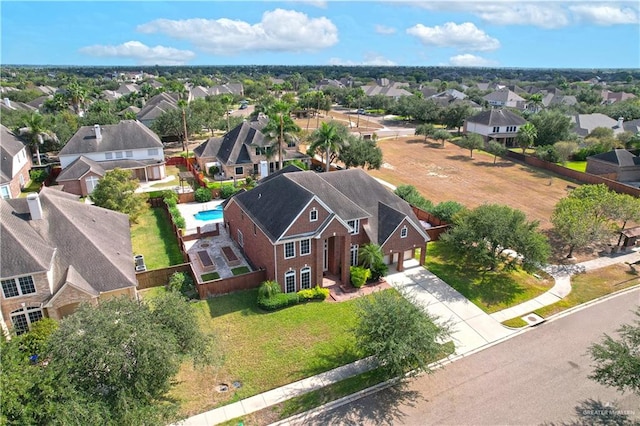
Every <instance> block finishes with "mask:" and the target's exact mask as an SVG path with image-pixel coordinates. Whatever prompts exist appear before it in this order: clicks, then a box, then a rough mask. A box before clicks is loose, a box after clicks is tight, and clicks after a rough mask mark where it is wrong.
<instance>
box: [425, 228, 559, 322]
mask: <svg viewBox="0 0 640 426" xmlns="http://www.w3.org/2000/svg"><path fill="white" fill-rule="evenodd" d="M426 267H427V269H428V270H430V271H431V272H433V273H434V274H436V275H437V276H438V277H439V278H440V279H442V280H443V281H444V282H446V283H447V284H449V285H450V286H451V287H453V288H455V289H456V290H458V291H459V292H460V293H461V294H462V295H463V296H464V297H466V298H467V299H469V300H470V301H471V302H473V303H474V304H475V305H476V306H478V307H479V308H480V309H482V310H483V311H485V312H487V313H493V312H498V311H501V310H503V309H506V308H508V307H510V306H514V305H517V304H519V303H522V302H525V301H527V300H530V299H533V298H534V297H536V296H539V295H540V294H542V293H544V292H545V291H547V290H549V289H550V288H551V287H553V279H552V278H551V277H549V276H548V275H547V274H545V273H544V272H542V271H538V275H539V276H541V277H542V279H538V278H536V277H534V276H533V275H531V274H528V273H526V272H525V271H522V270H517V271H511V272H505V271H496V272H492V271H480V270H478V269H476V268H474V267H473V266H469V265H466V264H464V263H463V262H462V261H461V260H460V258H459V256H457V255H456V254H454V253H453V252H452V250H451V248H450V247H449V246H448V245H446V244H444V243H442V242H440V241H436V242H430V243H428V245H427V262H426Z"/></svg>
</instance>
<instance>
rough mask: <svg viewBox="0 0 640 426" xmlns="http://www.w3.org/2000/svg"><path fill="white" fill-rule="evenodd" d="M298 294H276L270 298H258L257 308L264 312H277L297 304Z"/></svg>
mask: <svg viewBox="0 0 640 426" xmlns="http://www.w3.org/2000/svg"><path fill="white" fill-rule="evenodd" d="M298 300H299V299H298V293H278V294H274V295H273V296H271V297H259V298H258V306H259V307H260V308H262V309H264V310H265V311H277V310H278V309H282V308H286V307H287V306H293V305H297V304H298Z"/></svg>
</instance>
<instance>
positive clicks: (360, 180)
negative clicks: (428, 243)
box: [233, 169, 428, 244]
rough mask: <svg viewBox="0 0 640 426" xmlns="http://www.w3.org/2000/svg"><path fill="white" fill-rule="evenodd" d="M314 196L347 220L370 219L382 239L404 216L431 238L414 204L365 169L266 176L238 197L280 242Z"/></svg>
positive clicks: (370, 229)
mask: <svg viewBox="0 0 640 426" xmlns="http://www.w3.org/2000/svg"><path fill="white" fill-rule="evenodd" d="M283 171H284V170H283ZM283 194H286V196H283ZM314 195H315V196H316V197H317V198H318V199H319V200H320V201H321V202H322V203H324V204H325V205H326V206H327V207H328V208H329V209H331V211H333V212H334V213H335V214H336V215H337V216H338V217H340V219H342V220H343V221H348V220H354V219H365V218H366V219H368V223H369V224H368V226H367V227H366V229H365V231H366V232H367V234H368V235H369V239H370V240H371V241H373V242H376V243H378V244H383V243H384V242H385V241H386V239H387V238H388V237H389V235H391V233H392V232H393V231H394V230H395V229H396V228H397V227H398V225H399V224H400V223H401V222H402V221H403V220H405V219H407V220H409V221H410V222H411V223H413V225H414V226H415V227H416V229H417V230H418V231H419V232H422V233H423V235H424V236H425V239H426V240H428V236H427V235H426V234H424V232H423V230H422V225H421V224H420V221H419V220H418V218H417V217H416V216H415V214H414V213H413V210H412V209H411V206H410V205H409V204H408V203H407V202H405V201H404V200H402V199H401V198H400V197H398V196H397V195H395V194H394V193H393V192H391V191H389V190H388V189H387V188H385V187H384V186H383V185H382V184H380V183H379V182H378V181H377V180H375V179H374V178H372V177H371V176H369V175H367V174H366V173H365V172H364V171H362V170H361V169H349V170H341V171H336V172H330V173H315V172H312V171H300V172H294V171H293V170H292V171H291V172H288V173H280V174H277V175H275V176H273V177H271V179H269V180H263V181H262V182H261V183H260V184H259V185H258V186H256V187H255V188H254V189H252V190H250V191H247V192H245V193H243V194H238V195H236V196H235V197H234V198H233V200H235V201H236V202H237V203H238V204H239V205H240V207H241V208H242V209H243V210H244V211H245V212H246V213H247V214H248V215H249V216H250V217H251V219H252V220H253V221H254V222H255V223H256V224H258V225H259V226H260V228H261V229H262V230H263V231H265V233H266V234H267V235H268V236H269V237H270V239H271V240H272V241H274V242H275V241H277V240H278V238H279V237H280V236H281V235H282V234H283V233H284V231H285V230H286V229H287V227H288V226H289V225H290V224H291V223H292V222H293V221H294V220H295V218H296V217H298V215H299V214H300V212H301V211H302V209H304V208H305V207H306V206H307V204H308V203H309V201H311V199H312V198H313V197H314Z"/></svg>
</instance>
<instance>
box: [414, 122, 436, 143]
mask: <svg viewBox="0 0 640 426" xmlns="http://www.w3.org/2000/svg"><path fill="white" fill-rule="evenodd" d="M435 132H436V126H434V125H433V124H431V123H424V124H420V125H418V126H417V127H416V135H420V136H424V141H425V142H426V141H427V138H428V137H431V136H433V134H434V133H435Z"/></svg>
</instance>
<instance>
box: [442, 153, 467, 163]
mask: <svg viewBox="0 0 640 426" xmlns="http://www.w3.org/2000/svg"><path fill="white" fill-rule="evenodd" d="M447 160H456V161H464V162H466V163H468V162H469V161H473V158H471V157H469V156H467V155H448V156H447Z"/></svg>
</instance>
